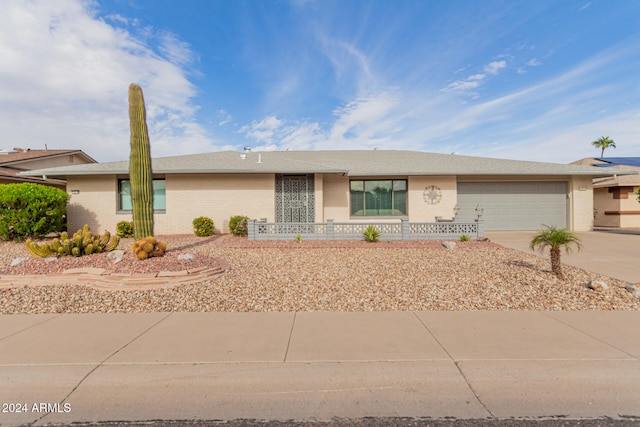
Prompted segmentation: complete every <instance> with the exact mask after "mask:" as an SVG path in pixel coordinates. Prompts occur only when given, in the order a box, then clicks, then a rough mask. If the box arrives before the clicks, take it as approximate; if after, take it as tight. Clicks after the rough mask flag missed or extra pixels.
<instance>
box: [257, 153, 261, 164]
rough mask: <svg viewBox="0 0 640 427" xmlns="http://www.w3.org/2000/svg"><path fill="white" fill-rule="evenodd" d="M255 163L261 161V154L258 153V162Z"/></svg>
mask: <svg viewBox="0 0 640 427" xmlns="http://www.w3.org/2000/svg"><path fill="white" fill-rule="evenodd" d="M257 163H262V154H258V162H257Z"/></svg>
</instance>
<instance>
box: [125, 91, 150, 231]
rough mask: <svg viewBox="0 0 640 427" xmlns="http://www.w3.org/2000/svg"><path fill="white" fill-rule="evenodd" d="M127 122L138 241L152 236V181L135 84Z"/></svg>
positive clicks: (139, 95)
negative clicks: (129, 132)
mask: <svg viewBox="0 0 640 427" xmlns="http://www.w3.org/2000/svg"><path fill="white" fill-rule="evenodd" d="M129 123H130V127H131V154H130V156H129V179H130V181H131V208H132V213H133V233H134V237H135V238H136V239H141V238H143V237H147V236H153V178H152V172H151V149H150V146H149V131H148V130H147V113H146V111H145V107H144V97H143V96H142V88H141V87H140V86H138V85H137V84H135V83H132V84H131V85H130V86H129Z"/></svg>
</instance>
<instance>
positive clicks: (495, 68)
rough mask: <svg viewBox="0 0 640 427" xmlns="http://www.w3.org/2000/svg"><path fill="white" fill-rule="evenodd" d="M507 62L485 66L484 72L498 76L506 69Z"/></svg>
mask: <svg viewBox="0 0 640 427" xmlns="http://www.w3.org/2000/svg"><path fill="white" fill-rule="evenodd" d="M506 66H507V61H493V62H490V63H488V64H487V65H485V66H484V68H483V70H484V71H485V72H486V73H489V74H493V75H494V76H495V75H496V74H498V72H499V71H500V70H502V69H503V68H506Z"/></svg>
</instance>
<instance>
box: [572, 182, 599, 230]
mask: <svg viewBox="0 0 640 427" xmlns="http://www.w3.org/2000/svg"><path fill="white" fill-rule="evenodd" d="M568 187H569V228H570V229H571V230H573V231H591V230H593V184H592V181H591V177H590V176H573V177H571V179H570V180H569V186H568Z"/></svg>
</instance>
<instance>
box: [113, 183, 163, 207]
mask: <svg viewBox="0 0 640 427" xmlns="http://www.w3.org/2000/svg"><path fill="white" fill-rule="evenodd" d="M166 194H167V187H166V183H165V180H164V179H154V180H153V210H155V211H163V210H165V209H167V196H166ZM118 210H121V211H130V210H131V181H129V180H128V179H120V180H118Z"/></svg>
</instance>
